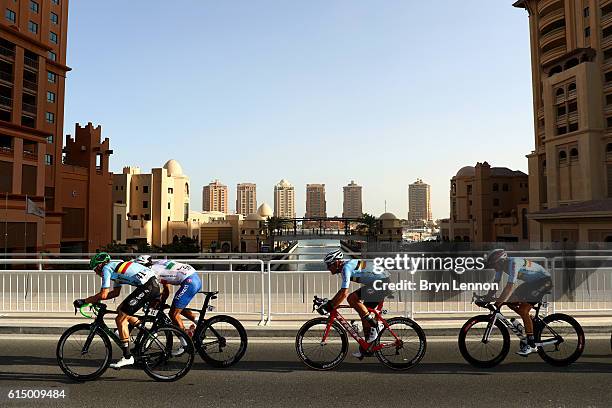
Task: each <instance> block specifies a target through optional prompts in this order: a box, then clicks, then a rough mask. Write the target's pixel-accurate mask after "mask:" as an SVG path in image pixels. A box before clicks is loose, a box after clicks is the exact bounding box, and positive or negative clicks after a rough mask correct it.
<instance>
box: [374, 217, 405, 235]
mask: <svg viewBox="0 0 612 408" xmlns="http://www.w3.org/2000/svg"><path fill="white" fill-rule="evenodd" d="M378 240H379V241H392V242H401V241H402V221H401V220H400V219H398V218H397V217H396V216H395V214H393V213H390V212H386V213H384V214H381V215H380V217H378Z"/></svg>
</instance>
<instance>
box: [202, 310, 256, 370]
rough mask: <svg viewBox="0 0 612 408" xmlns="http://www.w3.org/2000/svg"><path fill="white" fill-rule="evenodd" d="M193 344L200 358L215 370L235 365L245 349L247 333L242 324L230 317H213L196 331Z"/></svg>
mask: <svg viewBox="0 0 612 408" xmlns="http://www.w3.org/2000/svg"><path fill="white" fill-rule="evenodd" d="M193 342H194V344H195V347H196V350H197V351H198V354H200V357H202V359H203V360H204V361H206V362H207V363H208V364H210V365H211V366H213V367H217V368H226V367H230V366H232V365H234V364H236V363H237V362H238V361H240V359H241V358H242V356H244V353H246V349H247V342H248V340H247V333H246V330H244V327H243V326H242V324H241V323H240V322H239V321H238V320H236V319H234V318H233V317H231V316H223V315H220V316H215V317H212V318H210V319H208V320H207V321H206V323H204V326H203V327H202V330H199V331H196V333H195V334H194V336H193Z"/></svg>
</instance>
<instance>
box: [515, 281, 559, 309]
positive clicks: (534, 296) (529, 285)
mask: <svg viewBox="0 0 612 408" xmlns="http://www.w3.org/2000/svg"><path fill="white" fill-rule="evenodd" d="M551 290H552V279H551V278H550V276H546V277H544V278H540V279H536V280H533V281H530V282H524V283H521V284H520V285H519V286H518V287H517V288H516V289H515V290H514V292H512V295H511V296H510V298H509V299H508V301H507V303H531V304H536V303H539V302H541V301H542V298H543V297H544V295H546V294H547V293H550V292H551Z"/></svg>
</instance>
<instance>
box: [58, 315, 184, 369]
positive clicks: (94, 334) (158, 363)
mask: <svg viewBox="0 0 612 408" xmlns="http://www.w3.org/2000/svg"><path fill="white" fill-rule="evenodd" d="M85 308H90V310H91V311H92V312H93V316H95V318H94V321H93V322H92V323H81V324H77V325H75V326H72V327H70V328H69V329H67V330H66V331H65V332H64V333H63V334H62V336H61V337H60V339H59V341H58V343H57V350H56V357H57V362H58V364H59V366H60V368H61V369H62V371H63V372H64V374H66V375H67V376H68V377H69V378H71V379H73V380H76V381H90V380H94V379H96V378H98V377H100V376H101V375H102V374H104V372H105V371H106V370H107V368H108V367H109V364H110V361H111V359H112V351H113V349H112V345H111V340H112V341H113V342H114V343H115V344H117V345H118V346H119V347H121V340H120V339H119V337H118V335H117V334H116V333H115V332H114V330H112V329H110V328H109V327H108V326H107V325H106V323H105V322H104V316H105V315H107V314H116V313H117V311H114V310H108V309H107V305H105V304H104V303H96V304H89V305H84V306H82V307H81V308H80V309H79V312H80V313H81V315H83V316H85V317H87V318H91V317H93V316H92V315H89V314H87V313H86V312H85V311H84V310H85ZM76 311H77V310H76V309H75V314H76ZM138 317H139V318H140V322H139V323H138V325H137V326H136V328H138V334H137V336H136V338H135V340H134V342H133V344H134V345H133V348H132V350H131V351H132V354H133V355H134V358H135V362H136V365H139V366H141V367H142V368H143V370H144V372H145V373H146V374H147V375H148V376H149V377H151V378H153V379H154V380H156V381H176V380H179V379H181V378H182V377H184V376H185V375H186V374H187V373H188V372H189V370H190V369H191V366H192V365H193V360H194V356H195V354H194V345H193V342H192V341H191V338H189V336H188V335H187V334H186V333H185V332H183V331H182V330H179V329H178V328H176V327H171V326H160V327H154V328H151V329H147V328H146V323H148V322H155V320H156V319H157V317H156V316H155V314H154V313H153V314H149V313H145V315H144V316H138Z"/></svg>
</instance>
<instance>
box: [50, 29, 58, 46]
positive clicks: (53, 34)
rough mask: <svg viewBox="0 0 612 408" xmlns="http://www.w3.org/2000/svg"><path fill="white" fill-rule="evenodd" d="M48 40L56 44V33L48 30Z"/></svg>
mask: <svg viewBox="0 0 612 408" xmlns="http://www.w3.org/2000/svg"><path fill="white" fill-rule="evenodd" d="M49 41H51V42H52V43H53V44H57V34H55V33H54V32H53V31H49Z"/></svg>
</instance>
